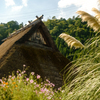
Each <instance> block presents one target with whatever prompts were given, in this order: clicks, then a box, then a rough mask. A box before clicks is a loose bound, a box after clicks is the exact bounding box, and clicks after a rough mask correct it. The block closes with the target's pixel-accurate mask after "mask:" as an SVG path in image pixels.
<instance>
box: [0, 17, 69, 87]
mask: <svg viewBox="0 0 100 100" xmlns="http://www.w3.org/2000/svg"><path fill="white" fill-rule="evenodd" d="M42 17H43V16H41V17H39V18H37V19H36V20H35V21H33V22H29V24H28V25H27V26H25V27H23V28H21V29H19V30H16V31H15V32H14V33H12V34H11V35H10V36H9V37H8V38H6V39H4V40H3V41H4V42H3V43H2V44H1V45H0V78H1V77H2V76H4V74H5V75H8V74H9V72H12V71H17V70H18V69H21V70H23V64H25V65H26V66H29V67H28V73H30V72H33V71H34V72H35V73H36V74H40V75H41V76H42V78H43V79H44V78H45V77H46V78H48V79H50V81H51V82H53V83H54V84H55V85H56V87H60V86H62V84H63V81H62V77H61V76H60V75H59V72H60V71H61V70H62V69H63V68H64V67H65V65H66V64H68V63H69V60H68V59H67V58H65V57H64V56H63V55H62V54H60V52H59V51H58V49H57V47H56V45H55V43H54V41H53V40H52V37H51V35H50V33H49V30H48V29H47V27H46V26H45V25H44V23H43V22H42V21H41V18H42Z"/></svg>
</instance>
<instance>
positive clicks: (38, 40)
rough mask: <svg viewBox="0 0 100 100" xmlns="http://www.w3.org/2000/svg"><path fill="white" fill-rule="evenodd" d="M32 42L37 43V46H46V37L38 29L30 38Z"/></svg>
mask: <svg viewBox="0 0 100 100" xmlns="http://www.w3.org/2000/svg"><path fill="white" fill-rule="evenodd" d="M29 41H30V42H33V43H37V44H44V45H46V42H45V40H44V37H43V36H42V34H41V32H40V30H39V29H37V30H36V31H35V32H34V33H33V34H32V36H31V37H30V38H29Z"/></svg>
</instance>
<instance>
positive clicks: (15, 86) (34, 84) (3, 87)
mask: <svg viewBox="0 0 100 100" xmlns="http://www.w3.org/2000/svg"><path fill="white" fill-rule="evenodd" d="M23 67H25V65H23ZM16 74H17V75H14V74H12V75H9V76H8V78H5V77H3V78H2V79H0V100H18V99H19V100H60V99H59V97H58V96H57V93H56V92H57V91H56V90H54V86H55V85H54V84H53V83H51V82H50V81H49V80H48V79H46V80H45V81H44V82H42V79H41V76H40V75H35V73H34V72H31V73H30V76H29V77H28V76H27V75H26V71H22V72H21V71H17V72H16Z"/></svg>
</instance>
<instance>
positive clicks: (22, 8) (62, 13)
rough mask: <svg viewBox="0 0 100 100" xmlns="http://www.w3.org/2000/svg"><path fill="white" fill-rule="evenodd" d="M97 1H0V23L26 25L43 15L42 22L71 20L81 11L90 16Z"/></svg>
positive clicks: (96, 6) (96, 5)
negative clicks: (55, 19)
mask: <svg viewBox="0 0 100 100" xmlns="http://www.w3.org/2000/svg"><path fill="white" fill-rule="evenodd" d="M97 1H98V0H0V23H1V22H4V23H6V22H8V21H11V20H14V21H17V22H18V23H21V22H23V23H24V24H26V23H27V22H28V21H29V20H34V19H35V18H36V17H35V16H36V15H38V16H41V15H42V14H43V15H44V20H47V19H48V18H52V17H53V16H56V18H61V17H62V18H66V19H68V18H72V17H73V16H77V14H76V11H78V10H83V11H86V12H88V13H90V14H93V13H92V12H91V9H92V8H93V7H95V8H97V9H98V3H97Z"/></svg>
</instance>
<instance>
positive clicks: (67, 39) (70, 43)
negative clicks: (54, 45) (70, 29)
mask: <svg viewBox="0 0 100 100" xmlns="http://www.w3.org/2000/svg"><path fill="white" fill-rule="evenodd" d="M59 37H60V38H62V39H64V41H65V42H66V43H67V44H68V46H70V47H71V48H72V47H75V49H77V48H84V45H83V44H82V43H81V42H80V41H78V40H77V39H75V38H74V37H72V36H70V35H68V34H66V33H62V34H60V35H59Z"/></svg>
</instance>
